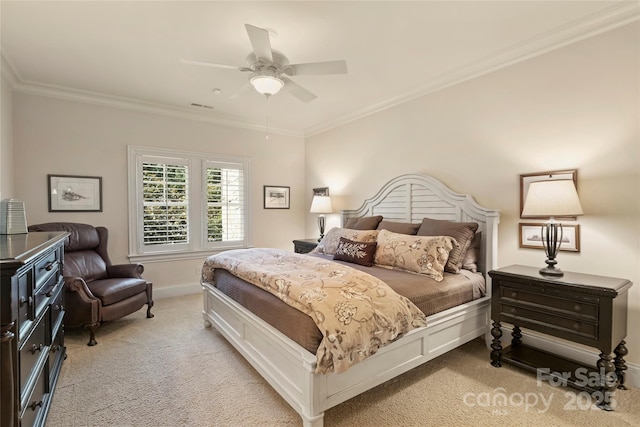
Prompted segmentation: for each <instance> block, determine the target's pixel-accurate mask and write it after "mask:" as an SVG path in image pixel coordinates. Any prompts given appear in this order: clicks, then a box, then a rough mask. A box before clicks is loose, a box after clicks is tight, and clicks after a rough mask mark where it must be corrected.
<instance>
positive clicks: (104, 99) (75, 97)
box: [12, 78, 304, 138]
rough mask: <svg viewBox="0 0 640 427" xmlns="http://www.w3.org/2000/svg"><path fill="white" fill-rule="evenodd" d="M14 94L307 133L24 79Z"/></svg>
mask: <svg viewBox="0 0 640 427" xmlns="http://www.w3.org/2000/svg"><path fill="white" fill-rule="evenodd" d="M12 87H13V90H14V91H15V92H20V93H25V94H29V95H37V96H45V97H49V98H57V99H63V100H67V101H75V102H82V103H87V104H93V105H100V106H106V107H112V108H118V109H124V110H129V111H136V112H141V113H149V114H156V115H161V116H168V117H173V118H178V119H185V120H195V121H200V122H205V123H213V124H217V125H222V126H230V127H235V128H242V129H248V130H254V131H258V132H267V131H268V132H269V134H272V135H274V134H278V135H284V136H293V137H299V138H302V137H304V134H303V133H302V132H299V131H294V130H290V129H282V128H273V127H271V126H269V127H268V128H267V127H266V126H265V125H262V124H256V123H252V122H249V121H244V120H239V119H236V118H233V117H229V116H223V115H211V114H209V115H205V114H198V113H196V112H193V111H189V110H187V109H186V108H185V109H182V108H178V107H172V106H169V105H164V104H156V103H151V102H145V101H140V100H136V99H131V98H124V97H117V96H110V95H104V94H100V93H95V92H90V91H82V90H78V89H71V88H68V87H62V86H55V85H46V84H42V83H36V82H30V81H25V80H21V79H19V78H17V79H16V81H15V82H14V83H13V84H12Z"/></svg>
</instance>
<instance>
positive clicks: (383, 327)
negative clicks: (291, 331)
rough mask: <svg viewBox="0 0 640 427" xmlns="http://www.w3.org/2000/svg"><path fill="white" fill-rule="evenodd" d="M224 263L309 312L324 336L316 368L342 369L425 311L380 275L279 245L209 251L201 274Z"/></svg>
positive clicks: (209, 276)
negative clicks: (390, 285) (270, 247)
mask: <svg viewBox="0 0 640 427" xmlns="http://www.w3.org/2000/svg"><path fill="white" fill-rule="evenodd" d="M216 268H223V269H225V270H228V271H229V272H231V273H232V274H234V275H236V276H238V277H240V278H241V279H243V280H245V281H246V282H249V283H252V284H254V285H256V286H258V287H261V288H263V289H265V290H266V291H268V292H270V293H272V294H273V295H275V296H277V297H278V298H280V299H281V300H282V301H284V302H285V303H287V304H288V305H290V306H292V307H294V308H296V309H298V310H300V311H302V312H303V313H305V314H307V315H309V316H311V318H312V319H313V320H314V321H315V323H316V325H317V326H318V329H320V331H321V332H322V334H323V336H324V338H323V340H322V342H321V343H320V346H319V348H318V351H317V353H316V355H317V366H316V373H319V374H325V373H330V372H336V373H339V372H344V371H345V370H347V369H348V368H349V367H351V366H353V365H354V364H356V363H358V362H360V361H361V360H363V359H365V358H367V357H369V356H371V355H373V354H375V353H376V352H377V351H378V349H379V348H380V347H383V346H385V345H387V344H389V343H390V342H392V341H394V340H396V339H398V338H400V337H401V336H402V335H403V334H405V333H407V332H409V331H411V330H412V329H415V328H418V327H421V326H426V324H427V321H426V317H425V315H424V313H422V311H420V309H418V308H417V307H416V306H415V305H414V304H413V303H412V302H411V301H410V300H409V299H407V298H405V297H403V296H401V295H399V294H397V293H396V292H395V291H394V290H393V289H391V288H390V287H389V286H388V285H387V284H385V283H384V282H382V281H381V280H379V279H377V278H375V277H373V276H371V275H370V274H367V273H363V272H361V271H359V270H356V269H354V268H351V267H348V266H345V265H342V264H338V263H334V262H332V261H329V260H324V259H321V258H317V257H312V256H308V255H300V254H296V253H292V252H287V251H282V250H278V249H266V248H254V249H236V250H230V251H226V252H223V253H220V254H216V255H212V256H210V257H209V258H207V260H206V261H205V263H204V266H203V269H202V280H203V281H204V282H209V283H213V271H214V270H215V269H216Z"/></svg>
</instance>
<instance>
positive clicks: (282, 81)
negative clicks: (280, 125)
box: [181, 24, 347, 102]
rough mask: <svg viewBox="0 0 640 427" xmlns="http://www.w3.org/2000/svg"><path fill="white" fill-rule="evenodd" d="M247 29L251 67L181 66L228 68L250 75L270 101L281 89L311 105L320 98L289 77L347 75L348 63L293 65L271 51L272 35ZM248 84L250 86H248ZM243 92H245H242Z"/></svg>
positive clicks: (248, 58)
mask: <svg viewBox="0 0 640 427" xmlns="http://www.w3.org/2000/svg"><path fill="white" fill-rule="evenodd" d="M245 28H246V29H247V34H248V35H249V40H250V41H251V46H252V47H253V52H251V53H250V54H249V55H247V65H248V66H246V67H236V66H233V65H223V64H214V63H211V62H201V61H192V60H188V59H183V60H182V61H181V62H183V63H185V64H192V65H203V66H206V67H213V68H225V69H232V70H238V71H241V72H245V73H250V74H249V83H250V84H251V85H252V86H253V87H254V88H255V90H256V91H258V92H259V93H261V94H262V95H265V96H266V97H269V96H271V95H275V94H276V93H278V92H279V91H280V89H284V90H287V91H288V92H289V93H290V94H291V95H293V96H295V97H296V98H298V99H299V100H301V101H302V102H311V101H313V100H314V99H316V98H317V97H316V95H314V94H313V93H311V92H310V91H308V90H307V89H305V88H303V87H302V86H300V85H299V84H297V83H296V82H294V81H293V80H291V79H290V78H289V77H287V76H290V77H293V76H303V75H314V74H346V73H347V63H346V61H326V62H309V63H305V64H290V63H289V60H288V59H287V57H286V56H284V54H282V53H281V52H278V51H277V50H273V49H271V41H270V39H269V31H267V30H266V29H264V28H259V27H255V26H253V25H249V24H245ZM249 83H247V85H248V84H249ZM245 86H246V85H245ZM240 91H242V89H241V90H240ZM240 91H239V92H240Z"/></svg>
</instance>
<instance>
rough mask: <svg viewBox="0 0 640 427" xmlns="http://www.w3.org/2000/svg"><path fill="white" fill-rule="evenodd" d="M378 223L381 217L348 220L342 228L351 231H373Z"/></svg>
mask: <svg viewBox="0 0 640 427" xmlns="http://www.w3.org/2000/svg"><path fill="white" fill-rule="evenodd" d="M380 221H382V216H381V215H377V216H363V217H362V218H349V219H348V220H347V223H346V224H345V225H344V228H350V229H352V230H375V229H376V227H377V226H378V223H379V222H380Z"/></svg>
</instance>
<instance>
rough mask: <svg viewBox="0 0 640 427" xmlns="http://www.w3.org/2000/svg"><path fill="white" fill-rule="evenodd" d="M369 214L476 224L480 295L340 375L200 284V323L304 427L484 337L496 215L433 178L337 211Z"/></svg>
mask: <svg viewBox="0 0 640 427" xmlns="http://www.w3.org/2000/svg"><path fill="white" fill-rule="evenodd" d="M369 215H383V216H384V217H385V219H387V220H390V221H405V222H420V221H421V220H422V218H424V217H430V218H434V219H447V220H451V221H464V222H477V223H478V224H479V228H478V232H482V233H483V234H482V251H481V252H482V253H481V260H480V262H479V268H480V270H481V271H482V272H483V274H484V276H485V278H486V282H487V296H485V297H483V298H481V299H478V300H475V301H472V302H469V303H467V304H463V305H460V306H457V307H453V308H450V309H448V310H445V311H443V312H441V313H437V314H434V315H432V316H429V317H428V318H427V326H426V327H424V328H420V329H416V330H413V331H411V332H410V333H409V334H407V335H405V336H404V337H402V338H401V339H399V340H397V341H395V342H393V343H391V344H389V345H387V346H385V347H383V348H382V349H380V351H378V353H376V354H375V355H374V356H372V357H370V358H368V359H365V360H364V361H362V362H360V363H358V364H356V365H354V366H353V367H351V368H350V369H349V370H347V371H346V372H343V373H340V374H328V375H320V374H315V373H314V372H315V367H316V356H315V355H313V354H312V353H310V352H308V351H306V350H305V349H303V348H302V347H301V346H300V345H298V344H297V343H295V342H294V341H292V340H291V339H289V338H288V337H286V336H285V335H283V334H282V333H281V332H279V331H278V330H277V329H275V328H273V327H272V326H271V325H269V324H267V323H266V322H264V321H263V320H262V319H260V318H259V317H258V316H256V315H254V314H253V313H251V312H250V311H249V310H247V309H246V308H244V307H243V306H242V305H240V304H238V303H237V302H235V301H234V300H232V299H231V298H229V297H228V296H226V295H225V294H223V293H222V292H220V291H218V289H216V288H215V286H213V285H212V284H209V283H203V290H204V310H203V316H204V321H205V325H206V326H208V327H209V326H212V325H213V326H215V327H216V329H217V330H218V331H219V332H220V333H221V334H222V335H223V336H224V337H225V338H226V339H227V340H228V341H229V342H230V343H231V344H232V345H233V346H234V347H235V348H236V349H237V350H238V351H239V352H240V353H241V354H242V355H243V356H244V357H245V359H247V361H248V362H249V363H250V364H251V365H252V366H253V367H254V368H255V369H256V370H257V371H258V372H259V373H260V374H261V375H262V376H263V377H264V378H265V379H266V380H267V381H268V382H269V384H270V385H271V386H272V387H273V388H274V389H275V390H276V391H277V392H278V393H279V394H280V395H281V396H282V397H283V398H284V399H285V400H286V401H287V402H288V403H289V405H291V407H293V409H294V410H296V412H298V413H299V414H300V416H301V417H302V420H303V425H304V426H305V427H311V426H313V427H321V426H322V425H323V418H324V411H325V410H327V409H329V408H331V407H333V406H335V405H338V404H340V403H342V402H344V401H346V400H348V399H350V398H352V397H354V396H357V395H359V394H361V393H363V392H365V391H367V390H369V389H371V388H373V387H375V386H377V385H379V384H382V383H383V382H385V381H387V380H390V379H391V378H394V377H396V376H398V375H400V374H402V373H404V372H407V371H409V370H410V369H413V368H415V367H416V366H419V365H421V364H423V363H425V362H427V361H429V360H431V359H433V358H435V357H437V356H440V355H442V354H444V353H446V352H448V351H450V350H452V349H454V348H456V347H458V346H460V345H462V344H464V343H466V342H468V341H471V340H472V339H474V338H477V337H479V336H482V335H484V334H486V333H488V331H489V323H490V303H491V296H490V290H491V282H490V278H489V276H488V274H487V272H488V271H489V270H490V269H492V268H495V267H496V264H497V256H496V254H497V227H498V222H499V213H498V211H496V210H492V209H486V208H483V207H481V206H480V205H478V204H477V203H476V202H475V201H474V200H473V198H472V197H470V196H465V195H461V194H457V193H454V192H452V191H451V190H450V189H448V188H447V187H446V186H445V185H444V184H442V183H441V182H440V181H438V180H436V179H435V178H432V177H429V176H424V175H403V176H400V177H398V178H395V179H393V180H391V181H389V182H388V183H387V184H386V185H385V186H384V187H383V188H382V189H381V190H380V192H378V194H377V195H376V196H374V197H373V198H371V199H368V200H366V201H365V202H364V204H363V205H362V207H361V208H360V209H357V210H353V211H343V220H346V219H347V218H353V217H361V216H369Z"/></svg>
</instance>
